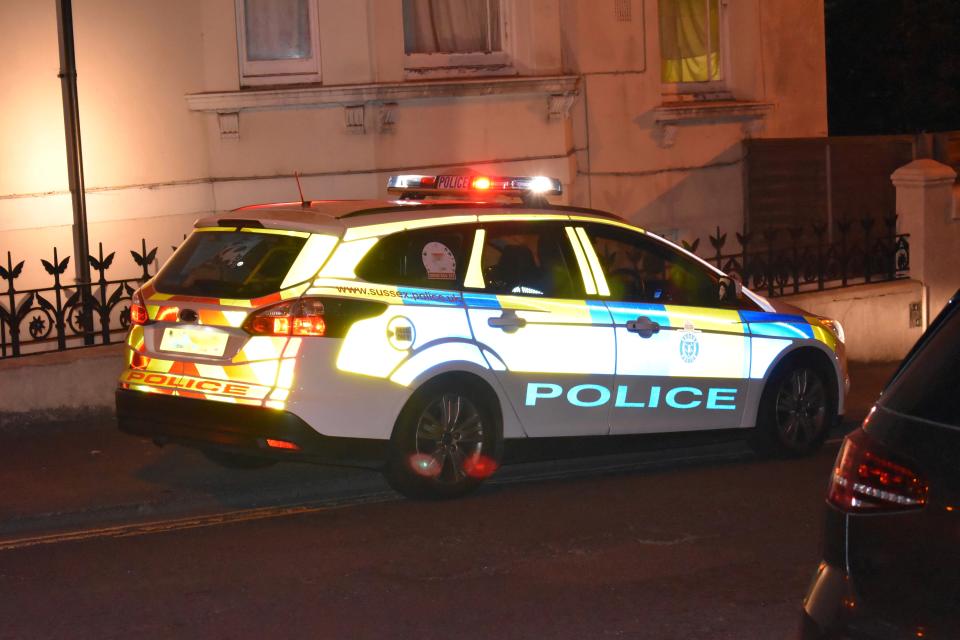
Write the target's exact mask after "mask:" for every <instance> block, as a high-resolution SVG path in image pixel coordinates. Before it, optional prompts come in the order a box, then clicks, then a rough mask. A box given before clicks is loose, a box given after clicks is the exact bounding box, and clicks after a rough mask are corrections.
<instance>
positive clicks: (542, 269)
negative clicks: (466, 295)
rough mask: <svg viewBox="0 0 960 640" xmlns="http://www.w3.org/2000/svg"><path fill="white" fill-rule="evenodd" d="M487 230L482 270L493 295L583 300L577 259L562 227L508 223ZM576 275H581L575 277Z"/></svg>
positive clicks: (481, 262)
mask: <svg viewBox="0 0 960 640" xmlns="http://www.w3.org/2000/svg"><path fill="white" fill-rule="evenodd" d="M485 228H486V237H485V239H484V245H483V254H482V256H481V260H480V267H481V270H482V272H483V279H484V283H485V285H486V287H485V290H486V291H489V292H490V293H508V294H514V295H530V296H542V297H548V298H583V297H584V296H585V293H584V291H583V281H582V279H581V278H580V276H579V272H576V271H574V267H573V265H574V264H575V260H576V258H575V256H574V255H573V251H572V250H571V248H570V244H569V242H568V241H567V238H566V236H565V235H564V232H563V228H562V227H561V226H560V225H559V224H555V223H550V222H505V223H503V224H492V225H489V226H487V227H485ZM574 274H577V275H576V277H574Z"/></svg>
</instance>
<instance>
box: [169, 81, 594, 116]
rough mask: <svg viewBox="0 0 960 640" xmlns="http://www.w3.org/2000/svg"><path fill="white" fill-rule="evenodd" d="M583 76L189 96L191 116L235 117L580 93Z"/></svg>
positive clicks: (401, 83) (305, 87)
mask: <svg viewBox="0 0 960 640" xmlns="http://www.w3.org/2000/svg"><path fill="white" fill-rule="evenodd" d="M579 83H580V77H579V76H576V75H563V76H523V77H509V78H479V79H458V80H430V81H424V82H397V83H379V84H355V85H336V86H320V85H312V86H300V87H282V88H280V87H272V88H266V89H264V88H250V89H243V90H240V91H219V92H218V91H214V92H205V93H190V94H187V95H186V96H185V97H186V100H187V106H188V107H189V108H190V110H191V111H204V112H214V113H235V112H238V111H253V110H268V109H290V108H301V109H302V108H319V107H328V106H345V105H355V104H363V103H368V102H400V101H404V100H421V99H435V98H462V97H475V96H491V95H543V96H550V95H555V94H561V95H563V94H570V93H576V92H577V91H578V88H579Z"/></svg>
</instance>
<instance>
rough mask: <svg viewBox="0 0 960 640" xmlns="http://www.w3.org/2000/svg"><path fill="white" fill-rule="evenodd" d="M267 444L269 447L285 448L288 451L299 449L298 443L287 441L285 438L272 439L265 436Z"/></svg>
mask: <svg viewBox="0 0 960 640" xmlns="http://www.w3.org/2000/svg"><path fill="white" fill-rule="evenodd" d="M266 442H267V446H268V447H270V448H271V449H287V450H289V451H300V445H298V444H296V443H295V442H287V441H286V440H274V439H273V438H267V440H266Z"/></svg>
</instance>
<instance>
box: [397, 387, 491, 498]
mask: <svg viewBox="0 0 960 640" xmlns="http://www.w3.org/2000/svg"><path fill="white" fill-rule="evenodd" d="M490 393H492V392H490ZM494 404H495V403H493V402H491V401H490V398H489V395H488V394H486V393H483V392H482V390H481V389H480V388H479V385H477V384H473V383H470V382H468V381H464V380H462V379H457V378H453V379H448V380H445V381H444V380H441V381H439V382H438V383H434V384H430V383H428V384H427V385H426V386H425V387H423V388H421V389H420V390H418V391H417V392H416V393H415V394H414V395H413V396H412V397H411V398H410V400H409V401H408V402H407V404H406V406H404V408H403V411H401V412H400V415H399V417H398V418H397V423H396V426H395V428H394V431H393V436H392V437H391V440H390V454H389V457H388V460H387V464H386V466H385V468H384V475H385V477H386V479H387V482H388V483H389V484H390V486H391V487H393V489H395V490H396V491H397V492H399V493H401V494H403V495H404V496H407V497H408V498H415V499H447V498H457V497H460V496H463V495H466V494H468V493H470V492H472V491H474V490H475V489H476V488H477V487H478V486H480V484H481V483H482V482H483V481H484V480H485V479H486V478H487V477H489V476H490V475H491V474H492V473H493V472H494V471H495V470H496V468H497V466H498V465H499V461H500V453H501V449H502V446H503V445H502V443H503V437H502V426H501V422H500V415H499V411H498V410H495V409H494V408H493V406H491V405H494Z"/></svg>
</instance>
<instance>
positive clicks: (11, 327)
mask: <svg viewBox="0 0 960 640" xmlns="http://www.w3.org/2000/svg"><path fill="white" fill-rule="evenodd" d="M875 226H876V224H875V223H874V221H873V220H872V219H869V218H865V219H863V220H861V221H859V222H858V223H857V225H856V226H855V225H854V224H853V223H851V222H848V221H843V222H840V223H838V224H837V225H836V226H835V228H834V229H829V228H828V227H827V225H825V224H819V223H817V224H812V225H810V226H809V227H808V228H803V227H793V228H789V229H780V230H775V229H766V230H764V231H762V232H760V233H757V234H755V233H744V234H741V233H737V234H735V237H736V240H737V242H738V243H739V245H740V251H739V252H729V251H727V242H728V234H727V233H721V231H720V229H719V228H718V229H717V232H716V235H711V236H710V237H709V241H710V246H711V247H712V248H713V254H712V255H701V257H703V258H704V259H706V260H707V261H709V262H711V263H712V264H714V265H716V266H717V267H718V268H719V269H721V270H723V271H725V272H727V273H729V274H731V275H733V276H734V277H738V278H740V280H741V281H742V282H743V283H744V284H745V285H746V286H748V287H750V288H751V289H753V290H755V291H758V292H760V293H763V294H765V295H768V296H782V295H790V294H794V293H803V292H805V291H818V290H825V289H835V288H840V287H847V286H850V285H853V284H860V283H869V282H882V281H888V280H895V279H897V278H903V277H906V276H907V272H908V271H909V268H910V244H909V236H908V235H907V234H898V233H896V217H895V216H893V217H890V218H885V219H884V220H883V222H882V227H883V228H882V229H879V230H877V229H875V228H874V227H875ZM682 244H683V245H684V247H685V248H686V249H688V250H690V251H693V252H694V253H696V252H697V251H698V249H700V244H701V243H700V240H699V239H696V240H694V241H693V242H686V241H683V243H682ZM130 255H131V256H132V257H133V260H134V262H135V263H136V266H137V267H138V268H139V269H140V273H139V274H138V275H137V276H135V277H132V278H121V279H110V278H108V277H107V271H109V270H110V269H111V268H112V267H113V266H114V259H115V257H116V252H111V253H109V254H107V255H104V253H103V244H102V243H101V244H100V245H99V248H98V252H97V255H96V256H92V255H91V256H90V266H91V268H92V269H93V271H94V272H95V279H94V282H91V283H90V284H89V285H86V286H80V285H77V284H64V283H63V274H64V273H65V272H66V271H67V268H68V267H69V265H70V256H67V257H63V258H61V257H60V255H59V253H58V252H57V250H56V248H54V249H53V254H52V258H53V260H52V261H48V260H45V259H43V260H40V263H41V264H42V266H43V268H44V270H45V271H46V272H47V274H49V275H50V276H52V278H53V285H52V286H48V287H44V288H40V289H24V290H18V289H17V287H16V280H17V279H18V278H20V277H21V275H22V272H23V267H24V264H25V262H24V261H23V260H21V261H19V262H17V263H16V264H14V261H13V257H12V256H11V254H10V252H7V255H6V265H5V266H0V280H4V281H6V289H7V290H6V291H5V292H0V359H3V358H11V357H19V356H24V355H29V354H34V353H43V352H47V351H64V350H67V349H73V348H80V347H88V346H95V345H105V344H111V343H113V342H117V341H118V338H119V339H122V335H123V334H124V333H125V332H126V330H127V328H128V327H129V325H130V298H131V296H132V295H133V293H134V291H136V289H137V288H138V287H139V286H140V285H141V284H142V283H143V282H145V281H146V280H148V279H149V278H150V277H151V276H152V275H153V274H151V273H150V268H151V265H154V264H155V259H156V256H157V249H156V247H154V248H153V249H150V250H147V243H146V240H141V241H140V251H139V252H137V251H130Z"/></svg>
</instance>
